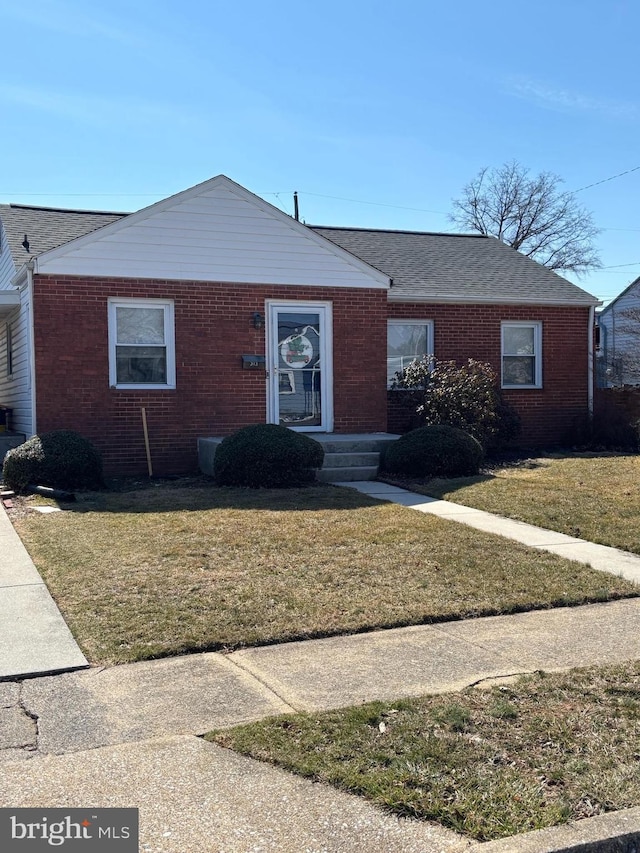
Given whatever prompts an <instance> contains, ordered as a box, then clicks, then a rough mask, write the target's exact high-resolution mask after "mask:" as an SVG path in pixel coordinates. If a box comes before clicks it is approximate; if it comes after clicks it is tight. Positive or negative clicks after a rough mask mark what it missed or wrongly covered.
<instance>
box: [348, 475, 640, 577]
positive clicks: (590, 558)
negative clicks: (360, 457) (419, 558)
mask: <svg viewBox="0 0 640 853" xmlns="http://www.w3.org/2000/svg"><path fill="white" fill-rule="evenodd" d="M335 485H336V486H343V487H345V488H349V489H356V490H357V491H359V492H361V493H362V494H363V495H369V497H372V498H376V499H378V500H381V501H391V502H392V503H397V504H400V505H401V506H406V507H408V508H409V509H414V510H417V511H418V512H424V513H428V514H430V515H437V516H438V517H439V518H446V519H448V520H449V521H457V522H459V523H460V524H466V525H468V526H469V527H475V528H476V530H483V531H485V533H494V534H496V535H497V536H504V537H506V538H507V539H513V540H515V541H516V542H520V543H521V544H522V545H527V546H528V547H529V548H537V549H538V550H540V551H550V552H551V553H552V554H557V555H558V556H559V557H566V558H567V559H568V560H576V561H577V562H578V563H586V564H587V565H589V566H591V568H593V569H597V570H598V571H601V572H609V573H610V574H614V575H619V576H620V577H623V578H626V579H627V580H630V581H633V582H634V583H637V584H640V556H639V555H637V554H631V553H630V552H629V551H621V550H620V549H618V548H609V547H607V546H606V545H596V544H594V543H593V542H586V541H585V540H584V539H578V538H576V537H575V536H567V535H566V534H564V533H556V532H555V531H554V530H545V529H544V528H542V527H534V526H533V525H532V524H525V523H524V522H523V521H513V520H512V519H510V518H503V517H502V516H499V515H493V514H492V513H490V512H484V510H481V509H474V508H473V507H468V506H462V504H456V503H452V502H451V501H443V500H440V499H439V498H430V497H428V496H427V495H418V494H416V493H415V492H409V491H407V490H406V489H401V488H399V487H398V486H391V485H389V484H388V483H379V482H377V481H375V480H369V481H367V480H362V481H353V482H350V483H347V482H345V483H336V484H335Z"/></svg>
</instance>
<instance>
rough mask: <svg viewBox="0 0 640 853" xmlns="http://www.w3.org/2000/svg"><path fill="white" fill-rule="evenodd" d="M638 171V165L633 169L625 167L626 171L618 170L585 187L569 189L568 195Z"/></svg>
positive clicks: (639, 169) (639, 168)
mask: <svg viewBox="0 0 640 853" xmlns="http://www.w3.org/2000/svg"><path fill="white" fill-rule="evenodd" d="M637 171H640V166H634V167H633V169H627V170H626V172H619V173H618V174H617V175H611V177H610V178H603V179H602V180H601V181H596V182H595V183H593V184H587V185H586V186H585V187H579V188H578V189H577V190H571V192H570V195H573V194H574V193H581V192H582V191H583V190H590V189H591V187H599V186H600V184H606V183H608V182H609V181H615V179H616V178H622V177H624V175H630V174H631V173H632V172H637Z"/></svg>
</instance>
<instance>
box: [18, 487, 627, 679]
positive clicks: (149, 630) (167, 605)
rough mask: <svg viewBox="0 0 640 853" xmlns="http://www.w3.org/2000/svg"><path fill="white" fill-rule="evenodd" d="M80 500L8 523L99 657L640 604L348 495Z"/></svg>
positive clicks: (336, 491)
mask: <svg viewBox="0 0 640 853" xmlns="http://www.w3.org/2000/svg"><path fill="white" fill-rule="evenodd" d="M78 497H79V499H78V503H77V504H75V505H72V504H69V505H66V509H67V511H65V512H59V513H51V514H49V515H41V514H39V513H35V512H30V513H26V514H23V515H19V516H18V517H16V518H15V519H14V523H15V526H16V528H17V530H18V532H19V534H20V536H21V538H22V540H23V542H24V543H25V545H26V547H27V549H28V550H29V552H30V554H31V556H32V558H33V559H34V562H35V564H36V566H37V567H38V569H39V571H40V573H41V574H42V576H43V578H44V580H45V582H46V584H47V586H48V588H49V590H50V591H51V593H52V595H53V597H54V599H55V600H56V602H57V603H58V606H59V607H60V609H61V611H62V613H63V615H64V617H65V619H66V620H67V622H68V624H69V626H70V628H71V630H72V632H73V633H74V635H75V637H76V639H77V640H78V642H79V644H80V645H81V647H82V649H83V651H84V653H85V655H86V656H87V657H88V659H89V660H90V661H92V662H94V663H101V664H113V663H121V662H128V661H134V660H142V659H147V658H153V657H161V656H166V655H176V654H182V653H185V652H192V651H204V650H226V649H233V648H238V647H241V646H251V645H259V644H265V643H275V642H282V641H288V640H299V639H305V638H311V637H320V636H329V635H335V634H344V633H351V632H358V631H366V630H371V629H376V628H387V627H397V626H402V625H413V624H421V623H427V622H433V621H440V620H451V619H462V618H467V617H474V616H481V615H490V614H498V613H511V612H515V611H522V610H528V609H535V608H545V607H554V606H561V605H575V604H582V603H586V602H591V601H605V600H608V599H611V598H617V597H624V596H632V595H637V594H638V588H637V587H636V586H634V585H633V584H631V583H629V582H628V581H625V580H623V579H621V578H619V577H615V576H613V575H608V574H604V573H601V572H596V571H594V570H591V569H590V568H588V567H586V566H584V565H581V564H578V563H573V562H570V561H568V560H564V559H562V558H560V557H556V556H554V555H552V554H548V553H544V552H540V551H534V550H529V549H527V548H525V547H522V546H520V545H517V544H516V543H513V542H509V541H507V540H505V539H502V538H500V537H496V536H492V535H489V534H483V533H480V532H478V531H474V530H472V529H470V528H467V527H464V526H463V525H460V524H456V523H454V522H447V521H443V520H441V519H437V518H434V517H430V516H425V515H422V514H421V513H418V512H415V511H413V510H409V509H405V508H403V507H400V506H395V505H393V504H388V503H380V502H377V501H375V500H372V499H369V498H367V497H365V496H363V495H361V494H359V493H358V492H356V491H353V490H350V489H344V488H337V487H332V486H322V485H317V486H314V487H311V488H307V489H298V490H242V489H223V488H219V487H216V486H214V485H209V484H206V485H192V486H190V487H189V488H185V487H183V486H181V484H180V483H176V484H171V483H164V484H160V485H153V486H148V487H146V488H138V489H136V490H132V491H121V492H101V493H88V494H84V495H79V496H78Z"/></svg>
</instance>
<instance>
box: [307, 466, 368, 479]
mask: <svg viewBox="0 0 640 853" xmlns="http://www.w3.org/2000/svg"><path fill="white" fill-rule="evenodd" d="M377 475H378V466H377V465H370V466H361V465H358V466H357V467H355V468H321V469H320V470H319V471H316V480H318V482H320V483H347V482H351V481H354V480H375V478H376V477H377Z"/></svg>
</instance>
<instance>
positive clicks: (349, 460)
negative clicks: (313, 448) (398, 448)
mask: <svg viewBox="0 0 640 853" xmlns="http://www.w3.org/2000/svg"><path fill="white" fill-rule="evenodd" d="M379 463H380V454H379V453H327V452H325V454H324V465H323V466H322V467H323V468H357V467H358V466H364V467H365V468H366V467H371V466H373V465H378V464H379Z"/></svg>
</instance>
